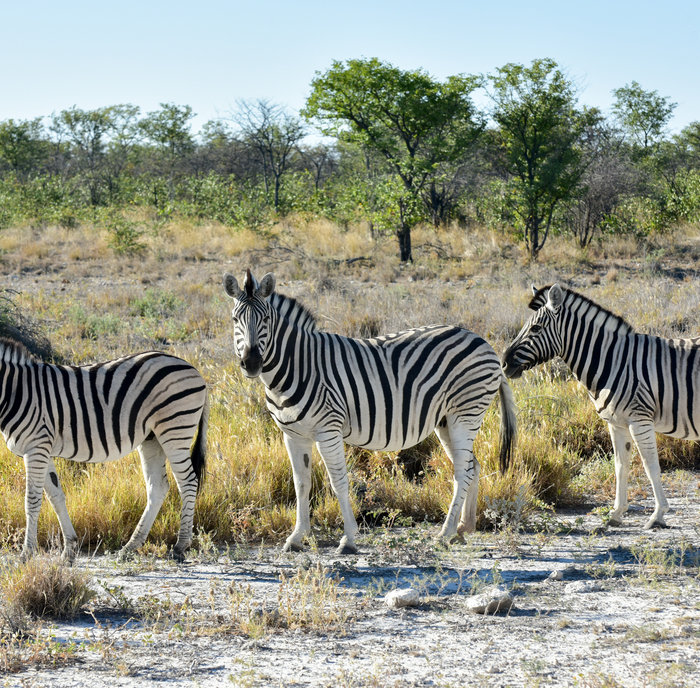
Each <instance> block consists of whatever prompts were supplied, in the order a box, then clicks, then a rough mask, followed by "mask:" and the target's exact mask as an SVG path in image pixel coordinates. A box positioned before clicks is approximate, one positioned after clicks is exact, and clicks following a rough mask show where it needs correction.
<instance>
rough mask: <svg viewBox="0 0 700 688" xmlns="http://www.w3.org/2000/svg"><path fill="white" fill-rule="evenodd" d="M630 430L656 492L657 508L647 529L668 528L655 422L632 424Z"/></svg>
mask: <svg viewBox="0 0 700 688" xmlns="http://www.w3.org/2000/svg"><path fill="white" fill-rule="evenodd" d="M630 432H631V434H632V437H633V438H634V442H635V444H636V445H637V449H638V450H639V454H640V455H641V457H642V463H643V464H644V470H645V472H646V474H647V477H648V478H649V480H650V481H651V489H652V490H653V492H654V501H655V508H654V513H653V514H652V515H651V518H650V519H649V520H648V521H647V522H646V524H645V525H644V528H645V530H649V529H650V528H654V527H660V528H666V527H667V525H666V521H665V520H664V514H665V513H666V512H667V511H668V501H667V500H666V495H665V494H664V488H663V486H662V484H661V469H660V468H659V451H658V449H657V446H656V431H655V429H654V425H653V423H638V424H634V425H630Z"/></svg>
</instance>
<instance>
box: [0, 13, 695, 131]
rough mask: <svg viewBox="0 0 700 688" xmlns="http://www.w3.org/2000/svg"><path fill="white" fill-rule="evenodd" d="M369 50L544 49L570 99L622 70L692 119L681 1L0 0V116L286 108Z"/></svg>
mask: <svg viewBox="0 0 700 688" xmlns="http://www.w3.org/2000/svg"><path fill="white" fill-rule="evenodd" d="M357 57H378V58H380V59H381V60H385V61H388V62H391V63H392V64H394V65H395V66H397V67H400V68H402V69H416V68H422V69H424V70H425V71H427V72H428V73H430V74H431V75H432V76H433V77H435V78H439V79H443V78H444V77H446V76H449V75H451V74H458V73H465V74H477V73H481V74H483V73H489V72H492V71H493V70H494V69H495V68H497V67H500V66H502V65H504V64H505V63H507V62H519V63H523V64H529V63H530V62H531V61H532V60H533V59H535V58H538V57H551V58H553V59H555V60H556V61H557V62H558V63H559V65H560V67H561V68H562V69H564V71H565V72H566V73H567V74H568V76H569V77H570V78H571V79H573V80H574V81H575V82H576V83H577V84H578V86H579V91H580V103H581V104H585V105H591V106H593V105H594V106H598V107H600V108H602V109H603V110H605V111H606V110H607V109H608V108H609V106H610V104H611V102H612V97H611V91H612V89H614V88H617V87H619V86H623V85H625V84H627V83H630V82H631V81H633V80H636V81H638V82H639V83H640V84H641V86H642V88H644V89H645V90H657V91H658V92H659V94H660V95H662V96H668V97H670V98H671V99H672V100H673V101H675V102H677V103H678V107H677V108H676V111H675V114H674V117H673V120H672V121H671V130H672V131H679V130H680V129H681V128H683V127H684V126H685V125H687V124H688V123H689V122H692V121H696V120H700V2H698V1H697V0H693V1H691V0H666V1H665V2H663V1H659V0H655V1H654V2H649V1H647V0H637V1H636V2H630V1H628V0H623V1H620V2H615V0H608V1H607V2H604V1H601V0H580V1H579V2H575V3H574V2H570V1H569V2H566V0H562V1H560V2H552V1H550V2H545V1H544V0H532V1H530V2H528V1H527V0H519V1H512V0H504V1H501V2H497V1H490V2H489V1H484V2H472V1H471V0H463V1H462V2H458V1H456V0H450V1H447V0H445V1H441V0H432V1H430V0H423V1H421V2H417V1H414V0H401V1H399V0H386V1H382V0H374V1H373V2H370V1H367V0H350V1H349V2H343V3H340V2H333V1H332V0H325V1H320V0H295V1H290V2H282V1H280V0H249V1H248V2H239V1H238V0H231V1H229V2H224V1H222V0H199V1H198V2H195V1H192V2H182V1H180V0H169V1H167V2H164V1H162V0H155V1H149V0H141V1H140V2H136V1H134V0H119V1H118V2H104V1H102V2H101V1H100V0H90V1H87V0H63V1H62V2H61V1H56V0H53V1H51V2H46V1H45V0H38V1H34V2H23V1H22V0H12V1H10V0H0V64H1V65H2V68H1V69H0V120H4V119H9V118H14V119H28V118H34V117H40V116H47V115H50V114H51V113H52V112H58V111H60V110H62V109H65V108H68V107H71V106H72V105H77V106H78V107H80V108H83V109H92V108H96V107H101V106H106V105H114V104H117V103H133V104H134V105H139V106H140V107H141V108H142V110H143V111H144V112H148V111H151V110H156V109H158V106H159V103H161V102H174V103H177V104H179V105H185V104H187V105H191V106H192V108H193V109H194V111H195V112H196V113H197V118H196V120H195V121H194V130H195V131H197V130H198V129H199V128H200V127H201V125H202V124H203V123H204V122H205V121H207V120H209V119H215V118H220V117H221V118H225V117H227V116H229V115H230V114H231V112H232V111H233V110H234V109H235V105H236V101H237V100H239V99H246V100H254V99H257V98H265V99H268V100H270V101H271V102H273V103H279V104H281V105H285V106H287V107H289V108H291V109H292V110H298V109H299V108H301V107H302V106H303V105H304V103H305V100H306V97H307V95H308V93H309V85H310V83H311V79H312V78H313V76H314V73H315V72H316V71H321V72H323V71H325V70H326V69H328V68H329V67H330V65H331V62H332V61H333V60H346V59H349V58H357Z"/></svg>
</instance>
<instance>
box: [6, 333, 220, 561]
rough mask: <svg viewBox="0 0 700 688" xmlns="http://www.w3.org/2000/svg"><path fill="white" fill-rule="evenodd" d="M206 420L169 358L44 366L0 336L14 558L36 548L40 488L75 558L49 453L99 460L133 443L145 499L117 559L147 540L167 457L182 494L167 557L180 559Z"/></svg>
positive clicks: (204, 406) (202, 400)
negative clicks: (18, 527) (17, 465)
mask: <svg viewBox="0 0 700 688" xmlns="http://www.w3.org/2000/svg"><path fill="white" fill-rule="evenodd" d="M207 416H208V396H207V388H206V385H205V383H204V380H203V379H202V376H201V375H200V374H199V373H198V372H197V370H195V368H193V367H192V366H191V365H190V364H189V363H187V362H185V361H183V360H181V359H179V358H176V357H174V356H169V355H167V354H164V353H161V352H158V351H149V352H145V353H140V354H135V355H132V356H125V357H123V358H119V359H117V360H114V361H108V362H106V363H100V364H96V365H87V366H65V365H51V364H49V363H44V362H43V361H40V360H38V359H36V358H34V357H33V356H32V355H31V354H30V353H29V352H28V351H27V350H26V349H25V348H24V346H22V345H21V344H19V343H17V342H14V341H11V340H6V339H4V340H0V431H2V435H3V437H4V438H5V442H6V443H7V448H8V449H9V450H10V451H11V452H14V453H15V454H17V455H18V456H22V457H24V465H25V469H26V494H25V512H26V518H27V525H26V532H25V538H24V548H23V550H22V557H23V559H27V558H28V557H30V556H31V555H32V554H34V553H35V552H36V549H37V522H38V520H39V510H40V508H41V500H42V496H43V491H44V490H46V495H47V497H48V499H49V502H50V503H51V506H52V507H53V509H54V511H55V512H56V515H57V516H58V520H59V523H60V526H61V531H62V533H63V541H64V545H65V549H64V552H63V556H64V557H65V558H67V559H69V560H72V559H73V558H74V557H75V554H76V550H77V543H78V537H77V535H76V533H75V530H74V528H73V524H72V523H71V520H70V518H69V516H68V511H67V509H66V498H65V495H64V493H63V489H62V488H61V483H60V481H59V478H58V474H57V473H56V467H55V465H54V462H53V457H55V456H60V457H63V458H65V459H71V460H73V461H80V462H85V463H101V462H103V461H115V460H116V459H119V458H121V457H122V456H124V455H126V454H128V453H129V452H131V451H133V450H134V449H136V448H138V451H139V454H140V457H141V466H142V468H143V474H144V478H145V481H146V493H147V497H148V503H147V505H146V509H145V511H144V512H143V515H142V516H141V520H140V521H139V523H138V525H137V526H136V530H134V534H133V535H132V536H131V539H130V540H129V542H128V543H127V544H126V545H125V546H124V547H123V549H122V550H121V552H120V555H122V556H125V555H127V554H128V553H129V552H130V551H133V550H135V549H137V548H138V547H140V546H141V545H143V543H144V542H145V541H146V537H147V536H148V533H149V531H150V530H151V526H152V525H153V521H154V520H155V518H156V516H157V514H158V511H159V510H160V507H161V505H162V504H163V500H164V499H165V496H166V494H167V492H168V478H167V475H166V469H165V463H166V458H167V459H168V461H170V466H171V468H172V472H173V475H174V477H175V480H176V482H177V486H178V488H179V491H180V496H181V499H182V511H181V516H180V532H179V534H178V538H177V543H176V545H175V548H174V550H173V555H174V557H175V558H177V559H182V557H183V554H184V552H185V550H186V549H187V548H188V547H189V545H190V542H191V540H192V521H193V517H194V502H195V495H196V493H197V488H198V486H199V483H200V481H201V479H202V475H203V471H204V458H205V442H206V429H207ZM195 435H196V441H195V442H194V446H193V447H192V443H193V440H194V438H195ZM191 448H192V451H191V454H190V449H191Z"/></svg>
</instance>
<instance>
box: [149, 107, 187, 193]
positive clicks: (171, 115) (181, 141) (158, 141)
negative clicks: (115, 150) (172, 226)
mask: <svg viewBox="0 0 700 688" xmlns="http://www.w3.org/2000/svg"><path fill="white" fill-rule="evenodd" d="M193 117H194V113H193V112H192V108H191V107H190V106H189V105H175V104H174V103H161V104H160V110H155V111H154V112H149V113H148V114H147V115H146V117H145V118H144V119H142V120H141V122H140V123H139V126H140V128H141V131H142V132H143V134H144V135H145V136H146V138H148V139H149V140H150V141H151V142H152V143H154V144H155V145H156V146H157V147H158V149H159V150H160V153H161V155H162V162H163V164H164V166H165V172H166V174H167V177H168V195H169V199H170V201H171V202H172V201H173V200H174V198H175V171H176V169H177V166H178V164H179V163H180V162H181V161H182V158H184V157H185V156H186V155H187V154H188V153H189V152H190V151H192V150H193V148H194V140H193V138H192V134H191V133H190V120H192V118H193Z"/></svg>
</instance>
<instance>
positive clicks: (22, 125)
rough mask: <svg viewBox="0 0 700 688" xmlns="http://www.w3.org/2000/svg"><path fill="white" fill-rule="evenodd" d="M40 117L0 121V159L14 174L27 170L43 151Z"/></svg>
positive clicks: (42, 131)
mask: <svg viewBox="0 0 700 688" xmlns="http://www.w3.org/2000/svg"><path fill="white" fill-rule="evenodd" d="M43 136H44V128H43V125H42V123H41V118H40V117H39V118H37V119H31V120H19V121H15V120H13V119H8V120H5V121H4V122H0V161H1V162H3V163H4V164H5V165H7V166H8V167H9V168H10V169H11V170H12V171H13V172H15V174H22V173H26V172H29V171H30V170H32V169H33V168H34V166H35V165H36V163H37V162H38V160H39V159H40V158H41V156H42V155H43V153H44V148H45V141H44V140H43Z"/></svg>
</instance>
